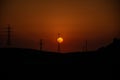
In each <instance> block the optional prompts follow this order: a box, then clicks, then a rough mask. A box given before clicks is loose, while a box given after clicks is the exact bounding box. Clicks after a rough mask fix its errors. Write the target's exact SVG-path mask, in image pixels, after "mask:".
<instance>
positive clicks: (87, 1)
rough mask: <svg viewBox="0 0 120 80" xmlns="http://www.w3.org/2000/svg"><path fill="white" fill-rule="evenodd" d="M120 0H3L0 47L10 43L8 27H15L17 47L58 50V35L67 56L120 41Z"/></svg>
mask: <svg viewBox="0 0 120 80" xmlns="http://www.w3.org/2000/svg"><path fill="white" fill-rule="evenodd" d="M119 4H120V2H119V0H0V46H1V45H2V46H4V45H5V42H6V36H5V35H6V33H5V29H6V27H7V24H10V25H11V27H12V44H13V46H16V47H25V48H34V49H39V40H40V39H41V38H42V39H43V40H44V41H43V43H44V45H43V49H44V50H48V51H56V50H57V42H56V38H57V34H58V33H61V35H62V37H63V38H64V42H63V43H62V44H61V46H62V51H63V52H71V51H81V48H82V47H83V46H84V45H85V40H88V50H95V49H97V48H99V47H101V46H103V45H107V44H109V43H110V42H111V41H112V39H113V38H114V37H119V38H120V22H119V21H120V15H119V14H120V12H119V10H120V6H119Z"/></svg>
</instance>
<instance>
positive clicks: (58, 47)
mask: <svg viewBox="0 0 120 80" xmlns="http://www.w3.org/2000/svg"><path fill="white" fill-rule="evenodd" d="M60 36H61V34H60V33H58V38H59V37H60ZM60 51H61V49H60V43H59V42H58V52H59V53H60Z"/></svg>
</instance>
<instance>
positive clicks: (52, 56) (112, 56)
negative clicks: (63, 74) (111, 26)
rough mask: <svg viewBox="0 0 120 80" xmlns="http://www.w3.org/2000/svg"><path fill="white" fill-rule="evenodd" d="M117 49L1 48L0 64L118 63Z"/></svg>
mask: <svg viewBox="0 0 120 80" xmlns="http://www.w3.org/2000/svg"><path fill="white" fill-rule="evenodd" d="M119 54H120V52H119V51H111V50H110V51H102V50H100V51H94V52H83V53H81V52H76V53H66V54H60V53H52V52H43V51H37V50H31V49H20V48H1V49H0V60H1V61H0V62H1V63H2V64H41V63H43V64H54V63H55V64H59V63H60V64H64V63H77V64H81V63H110V64H114V63H120V62H119V57H120V56H119Z"/></svg>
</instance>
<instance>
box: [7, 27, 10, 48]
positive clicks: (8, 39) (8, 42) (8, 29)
mask: <svg viewBox="0 0 120 80" xmlns="http://www.w3.org/2000/svg"><path fill="white" fill-rule="evenodd" d="M7 45H8V46H10V45H11V27H10V25H8V28H7Z"/></svg>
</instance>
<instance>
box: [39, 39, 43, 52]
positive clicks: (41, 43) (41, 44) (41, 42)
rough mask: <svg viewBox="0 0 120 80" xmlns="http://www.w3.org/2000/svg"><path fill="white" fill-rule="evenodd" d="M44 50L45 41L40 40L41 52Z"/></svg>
mask: <svg viewBox="0 0 120 80" xmlns="http://www.w3.org/2000/svg"><path fill="white" fill-rule="evenodd" d="M42 49H43V40H42V39H40V51H42Z"/></svg>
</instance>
